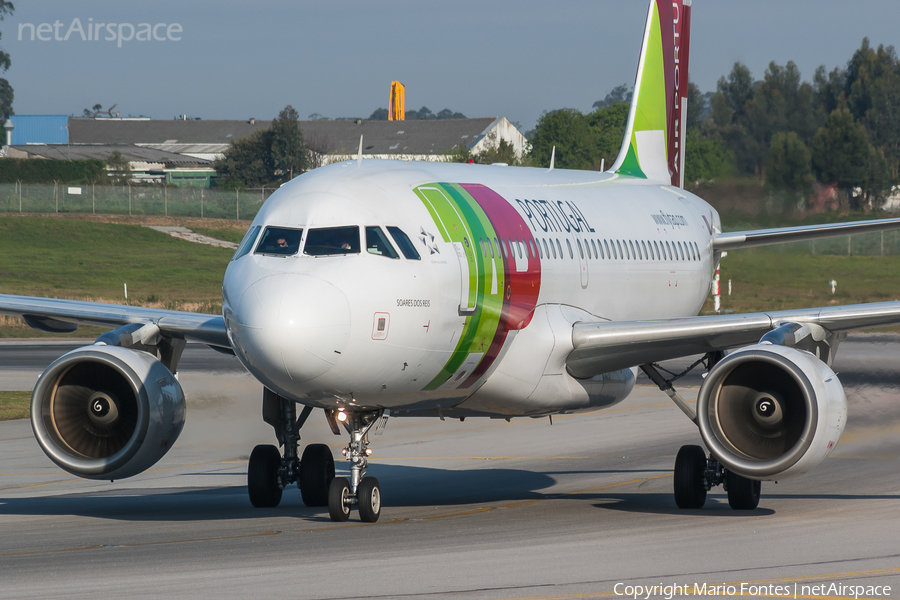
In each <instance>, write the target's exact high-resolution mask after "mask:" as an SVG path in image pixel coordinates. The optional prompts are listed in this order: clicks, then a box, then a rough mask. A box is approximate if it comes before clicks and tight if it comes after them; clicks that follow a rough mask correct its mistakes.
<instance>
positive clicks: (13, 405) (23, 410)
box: [0, 391, 31, 421]
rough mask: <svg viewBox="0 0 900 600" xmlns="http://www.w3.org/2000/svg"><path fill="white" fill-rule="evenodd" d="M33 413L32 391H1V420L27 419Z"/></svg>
mask: <svg viewBox="0 0 900 600" xmlns="http://www.w3.org/2000/svg"><path fill="white" fill-rule="evenodd" d="M30 414H31V392H2V391H0V421H12V420H13V419H27V418H28V417H29V415H30Z"/></svg>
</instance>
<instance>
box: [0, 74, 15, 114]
mask: <svg viewBox="0 0 900 600" xmlns="http://www.w3.org/2000/svg"><path fill="white" fill-rule="evenodd" d="M11 114H13V89H12V86H11V85H9V82H8V81H7V80H5V79H0V120H2V121H3V122H6V119H8V118H9V115H11Z"/></svg>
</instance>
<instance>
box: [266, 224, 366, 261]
mask: <svg viewBox="0 0 900 600" xmlns="http://www.w3.org/2000/svg"><path fill="white" fill-rule="evenodd" d="M356 235H357V237H359V234H358V233H357V234H356ZM302 236H303V230H302V229H289V228H287V227H266V231H265V233H263V236H262V240H261V241H260V242H259V246H257V247H256V254H274V255H277V256H291V255H293V254H297V252H298V251H299V250H300V238H301V237H302ZM357 245H359V241H357Z"/></svg>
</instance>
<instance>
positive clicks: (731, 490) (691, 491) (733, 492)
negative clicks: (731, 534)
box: [675, 446, 761, 510]
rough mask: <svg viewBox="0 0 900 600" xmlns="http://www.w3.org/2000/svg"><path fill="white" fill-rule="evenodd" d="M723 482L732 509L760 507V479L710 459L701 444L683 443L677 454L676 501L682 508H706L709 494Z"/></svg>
mask: <svg viewBox="0 0 900 600" xmlns="http://www.w3.org/2000/svg"><path fill="white" fill-rule="evenodd" d="M719 484H724V486H725V491H726V492H727V493H728V505H729V506H731V508H733V509H735V510H753V509H754V508H756V507H757V506H759V492H760V488H761V484H760V482H759V481H756V480H754V479H747V478H746V477H741V476H740V475H738V474H737V473H732V472H731V471H729V470H727V469H725V468H724V467H722V465H720V464H719V461H717V460H716V459H715V458H713V457H712V456H710V457H709V458H707V456H706V452H704V451H703V448H701V447H700V446H682V447H681V449H680V450H679V451H678V455H677V456H676V457H675V504H677V505H678V508H688V509H690V508H702V507H703V505H704V504H705V503H706V493H707V492H708V491H709V490H710V489H711V488H712V487H713V486H716V485H719Z"/></svg>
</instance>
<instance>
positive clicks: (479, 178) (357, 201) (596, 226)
mask: <svg viewBox="0 0 900 600" xmlns="http://www.w3.org/2000/svg"><path fill="white" fill-rule="evenodd" d="M257 227H259V229H258V230H257V231H256V237H255V238H253V242H254V244H255V245H251V246H247V247H246V248H245V249H244V251H243V254H242V255H240V257H239V258H237V259H236V260H233V261H232V262H231V264H230V265H229V267H228V270H227V271H226V274H225V280H224V285H223V296H224V303H223V310H224V315H225V320H226V325H227V327H228V331H229V336H230V339H231V341H232V345H233V346H234V349H235V351H236V354H237V356H238V357H239V358H240V360H241V361H242V362H243V363H244V365H245V366H246V367H247V368H248V369H249V370H250V372H251V373H252V374H253V375H254V376H256V377H257V378H258V379H259V380H260V381H261V382H263V384H264V385H266V386H267V387H269V388H271V389H272V390H274V391H276V392H277V393H279V394H280V395H282V396H285V397H287V398H291V399H294V400H297V401H299V402H302V403H305V404H309V405H315V406H322V407H331V408H336V407H342V406H346V407H354V406H355V407H364V408H389V409H391V410H392V411H393V412H395V413H399V414H404V413H406V414H435V413H437V414H448V415H453V416H456V415H458V416H466V415H488V416H503V417H506V416H517V415H532V416H534V415H541V414H551V413H555V412H567V411H571V410H587V409H596V408H602V407H603V406H608V405H610V404H613V403H615V402H618V401H620V400H621V399H623V398H624V397H625V396H626V395H627V394H628V392H629V391H630V390H631V387H632V386H633V383H634V374H633V372H632V371H630V370H626V371H625V372H621V373H613V374H602V375H598V377H595V378H594V379H593V380H574V379H573V378H572V377H571V376H569V375H568V374H567V373H566V372H565V356H566V355H567V354H568V352H569V351H571V344H572V342H571V325H572V323H574V322H577V321H582V320H591V321H597V320H611V321H621V320H637V319H657V318H672V317H681V316H693V315H696V314H697V313H698V312H699V310H700V308H701V306H702V305H703V302H704V300H705V299H706V296H707V293H708V291H709V286H710V282H711V277H712V274H713V271H714V260H715V257H714V256H713V254H712V238H713V236H714V235H715V233H717V232H718V231H719V230H720V226H719V219H718V215H717V213H716V212H715V211H714V210H713V209H712V208H711V207H710V206H709V205H708V204H706V203H705V202H704V201H702V200H700V199H699V198H697V197H695V196H693V195H691V194H689V193H687V192H685V191H683V190H680V189H678V188H674V187H669V186H659V185H648V184H646V183H644V182H643V181H642V180H637V179H626V178H617V177H616V176H615V175H611V174H608V173H597V172H583V171H566V170H553V171H550V172H547V171H544V170H542V169H522V168H511V167H503V166H479V165H465V164H446V163H405V162H394V161H375V160H367V161H362V163H361V164H357V163H356V162H347V163H340V164H336V165H331V166H328V167H324V168H321V169H317V170H315V171H312V172H310V173H307V174H305V175H303V176H301V177H299V178H297V179H295V180H293V181H291V182H290V183H288V184H286V185H285V186H283V187H282V188H281V189H280V190H279V191H278V192H277V193H275V194H273V195H272V197H271V198H270V199H269V200H268V201H267V202H266V204H265V205H264V206H263V208H262V209H261V210H260V211H259V213H258V215H257V216H256V218H255V219H254V221H253V224H252V226H251V232H253V231H254V230H255V228H257ZM352 227H357V228H358V229H356V230H355V231H356V232H357V233H356V235H357V236H358V239H356V240H352V241H353V244H352V245H351V248H350V249H347V250H335V251H334V252H330V251H327V250H322V249H321V246H319V245H318V244H320V243H321V242H320V240H321V239H322V238H323V236H326V235H331V234H332V233H336V232H338V233H342V234H346V233H347V232H348V231H351V230H350V229H349V228H352ZM267 228H271V231H269V230H267ZM279 228H281V229H279ZM398 229H399V231H401V232H402V233H404V234H405V236H406V237H407V238H408V239H409V241H410V242H411V245H412V246H413V247H414V249H415V250H414V252H415V253H417V254H418V258H415V256H414V255H412V254H410V255H409V256H407V254H408V253H409V252H408V248H407V249H405V248H404V247H403V244H404V242H403V240H402V238H401V236H402V234H399V233H397V230H398ZM267 232H268V233H267ZM278 232H282V233H283V232H288V233H290V234H291V235H295V236H296V239H297V240H299V246H296V247H295V250H296V251H294V252H293V253H289V254H278V253H277V252H279V251H278V250H275V251H273V252H275V253H271V252H267V251H265V248H267V247H268V246H265V247H264V243H268V242H266V239H270V238H274V237H275V235H276V234H277V233H278ZM379 232H380V233H379ZM267 236H268V237H267ZM310 236H312V237H310ZM377 240H382V241H381V243H380V245H379V243H378V242H377ZM385 243H387V244H389V245H390V246H391V247H390V248H385V247H384V244H385ZM379 248H380V250H379ZM286 252H290V250H288V251H286ZM239 254H241V251H240V250H239ZM392 254H393V255H396V256H397V257H396V258H392V257H391V256H390V255H392ZM567 337H568V339H566V338H567Z"/></svg>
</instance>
